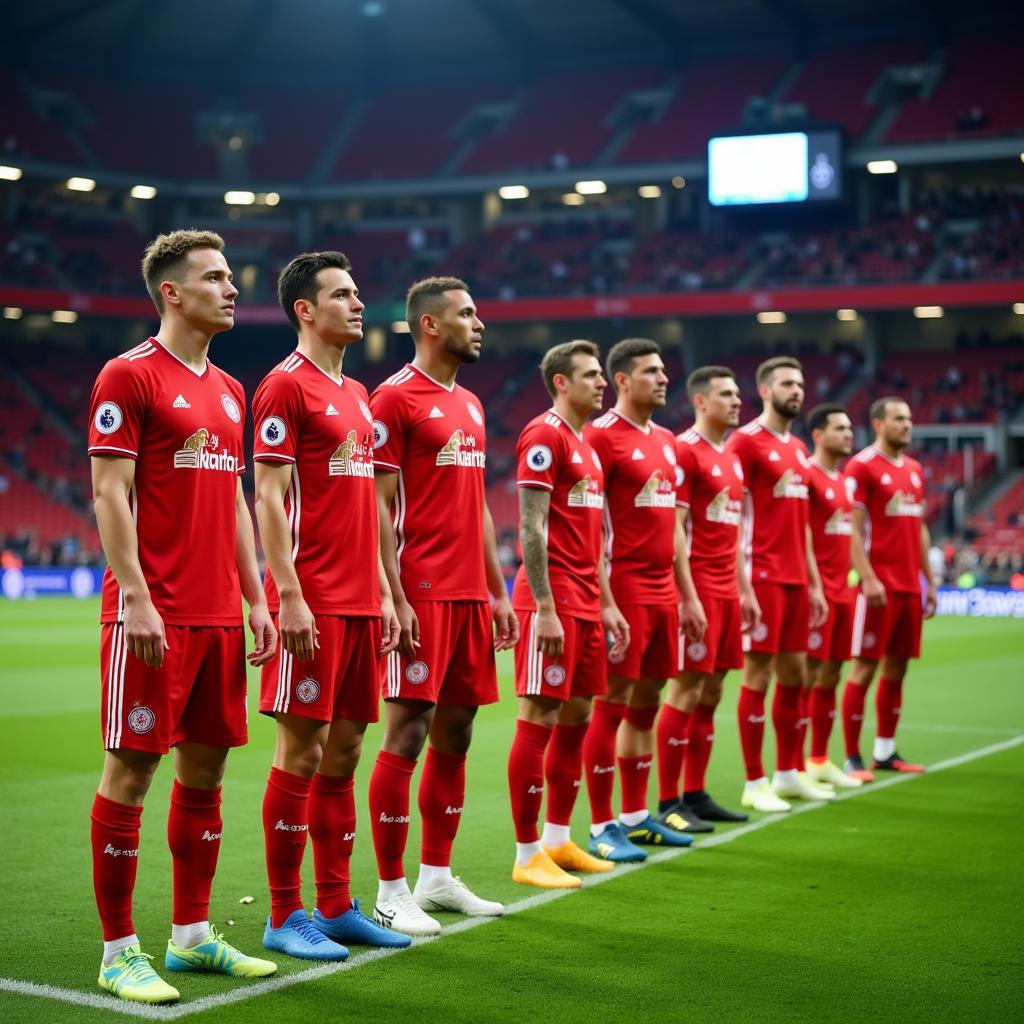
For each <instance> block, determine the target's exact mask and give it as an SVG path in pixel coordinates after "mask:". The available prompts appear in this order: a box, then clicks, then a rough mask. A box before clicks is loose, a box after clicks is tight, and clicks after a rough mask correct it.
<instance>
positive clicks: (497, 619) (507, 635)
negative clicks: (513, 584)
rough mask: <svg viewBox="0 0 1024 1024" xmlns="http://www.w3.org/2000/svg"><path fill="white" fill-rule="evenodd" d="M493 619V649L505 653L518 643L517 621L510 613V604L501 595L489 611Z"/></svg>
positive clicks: (512, 612) (513, 614)
mask: <svg viewBox="0 0 1024 1024" xmlns="http://www.w3.org/2000/svg"><path fill="white" fill-rule="evenodd" d="M491 617H492V618H493V619H494V649H495V650H496V651H507V650H509V649H511V648H512V647H515V645H516V644H517V643H518V642H519V620H518V619H517V618H516V613H515V612H514V611H512V603H511V601H509V599H508V598H507V597H506V596H505V595H504V594H502V596H501V597H499V598H498V600H497V601H495V602H494V607H493V608H492V609H491Z"/></svg>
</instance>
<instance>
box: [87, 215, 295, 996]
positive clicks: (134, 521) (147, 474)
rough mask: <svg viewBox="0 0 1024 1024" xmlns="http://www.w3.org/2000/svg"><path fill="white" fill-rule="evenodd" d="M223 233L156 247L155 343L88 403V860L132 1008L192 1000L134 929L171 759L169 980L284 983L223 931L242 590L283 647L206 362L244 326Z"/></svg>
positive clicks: (109, 977) (107, 971)
mask: <svg viewBox="0 0 1024 1024" xmlns="http://www.w3.org/2000/svg"><path fill="white" fill-rule="evenodd" d="M223 248H224V241H223V239H222V238H221V237H220V236H219V235H216V234H214V233H213V232H211V231H194V230H190V231H175V232H172V233H171V234H168V235H160V236H159V237H158V238H156V239H155V240H154V241H152V242H151V243H150V244H149V246H148V247H147V248H146V253H145V257H144V259H143V261H142V275H143V278H144V279H145V282H146V287H147V289H148V291H149V294H150V296H151V298H152V299H153V302H154V303H155V305H156V308H157V310H158V312H159V314H160V329H159V331H158V332H157V333H156V335H155V336H154V337H152V338H149V339H147V340H146V341H144V342H142V344H140V345H137V346H136V347H135V348H133V349H130V350H129V351H127V352H125V353H123V354H122V355H120V356H118V357H117V358H116V359H111V360H110V361H109V362H108V363H107V364H106V366H104V367H103V369H102V370H101V371H100V374H99V376H98V377H97V379H96V383H95V385H94V387H93V391H92V403H91V416H92V421H91V424H90V428H89V455H90V456H91V463H92V481H93V501H94V505H95V509H96V522H97V524H98V526H99V531H100V538H101V539H102V542H103V550H104V552H105V554H106V556H107V562H108V565H107V570H106V572H105V574H104V578H103V596H102V608H101V612H100V621H101V623H102V626H101V635H100V666H101V672H102V680H103V705H102V712H101V724H102V732H103V748H104V750H105V752H106V753H105V755H104V761H103V774H102V777H101V779H100V785H99V791H98V793H97V794H96V798H95V801H94V802H93V806H92V864H93V886H94V888H95V891H96V904H97V907H98V908H99V916H100V922H101V923H102V926H103V963H102V966H101V967H100V974H99V985H100V987H101V988H104V989H106V990H107V991H109V992H112V993H113V994H114V995H116V996H119V997H120V998H122V999H128V1000H133V1001H137V1002H143V1003H160V1002H169V1001H172V1000H175V999H177V998H178V992H177V990H176V989H174V988H172V987H171V986H170V985H168V984H167V983H166V982H164V981H163V979H162V978H160V977H159V975H157V974H156V972H155V971H154V970H153V968H152V967H151V966H150V963H149V961H150V960H151V959H152V957H150V956H149V955H148V954H146V953H143V952H142V951H141V949H140V945H139V938H138V936H137V935H136V934H135V926H134V924H133V923H132V894H133V890H134V888H135V875H136V868H137V866H138V857H139V826H140V823H141V819H142V805H143V801H144V800H145V796H146V792H147V791H148V789H149V786H150V783H151V782H152V780H153V775H154V773H155V772H156V768H157V765H158V764H159V762H160V758H161V756H162V755H164V754H166V753H167V752H168V750H169V749H170V748H171V747H174V773H175V779H174V784H173V788H172V790H171V809H170V816H169V818H168V821H167V835H168V843H169V846H170V849H171V858H172V861H173V912H172V917H171V920H172V925H171V938H170V941H169V942H168V944H167V953H166V957H165V960H164V965H165V967H166V968H167V969H168V970H172V971H216V972H218V973H221V974H229V975H234V976H239V977H257V976H262V975H267V974H272V973H273V972H274V971H275V970H277V967H276V965H275V964H273V963H271V962H270V961H268V960H257V959H255V958H253V957H248V956H245V955H244V954H242V953H240V952H239V951H238V950H237V949H235V948H234V947H232V946H230V945H229V944H228V943H227V942H226V941H225V940H224V938H223V936H222V935H221V933H220V932H219V931H218V930H217V929H216V928H215V927H213V926H211V924H210V922H209V916H210V915H209V903H210V887H211V884H212V882H213V876H214V872H215V870H216V867H217V855H218V853H219V851H220V841H221V833H222V830H223V829H222V822H221V816H220V799H221V792H220V783H221V778H222V777H223V774H224V767H225V762H226V759H227V753H228V749H229V748H230V747H237V746H241V745H243V744H244V743H245V742H246V702H245V698H246V681H245V658H246V655H245V634H244V630H243V627H242V595H243V594H244V595H245V599H246V601H247V602H248V604H249V625H250V627H251V628H252V631H253V634H254V635H255V638H256V646H255V649H254V650H253V651H252V653H251V654H250V655H249V661H250V662H251V663H252V664H253V665H262V664H264V663H265V662H267V661H268V660H269V659H270V658H271V657H272V656H273V653H274V648H275V645H276V641H277V636H276V634H275V632H274V626H273V624H272V622H271V619H270V614H269V612H268V610H267V601H266V598H265V597H264V594H263V588H262V586H261V584H260V576H259V571H258V569H257V566H256V550H255V542H254V538H253V529H252V519H251V518H250V516H249V509H248V506H247V505H246V503H245V499H244V497H243V496H242V484H241V480H240V477H239V474H240V473H241V472H242V471H243V470H244V469H245V459H244V457H243V453H242V424H243V417H244V411H245V396H244V395H243V393H242V386H241V384H239V383H238V381H236V380H235V379H234V378H232V377H229V376H228V375H227V374H226V373H224V372H223V371H221V370H219V369H218V368H217V367H216V366H214V365H213V363H211V362H210V361H209V359H208V358H207V352H208V350H209V347H210V340H211V338H212V337H213V336H214V335H215V334H219V333H220V332H221V331H227V330H230V329H231V328H232V327H233V326H234V319H235V297H236V296H237V295H238V289H237V288H235V286H234V284H232V280H231V269H230V268H229V267H228V263H227V260H226V259H225V258H224V253H223V251H222V250H223Z"/></svg>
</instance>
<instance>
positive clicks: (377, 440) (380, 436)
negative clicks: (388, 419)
mask: <svg viewBox="0 0 1024 1024" xmlns="http://www.w3.org/2000/svg"><path fill="white" fill-rule="evenodd" d="M390 436H391V434H390V433H389V432H388V428H387V427H386V426H384V424H383V423H381V421H380V420H374V421H373V447H374V448H375V449H376V448H383V447H384V445H386V444H387V443H388V438H389V437H390Z"/></svg>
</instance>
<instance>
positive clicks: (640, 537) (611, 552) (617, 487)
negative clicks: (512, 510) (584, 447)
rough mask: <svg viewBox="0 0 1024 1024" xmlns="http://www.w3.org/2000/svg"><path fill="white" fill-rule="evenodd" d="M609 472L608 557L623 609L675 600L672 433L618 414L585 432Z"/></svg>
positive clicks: (606, 488) (610, 414)
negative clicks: (630, 606) (642, 424)
mask: <svg viewBox="0 0 1024 1024" xmlns="http://www.w3.org/2000/svg"><path fill="white" fill-rule="evenodd" d="M583 436H584V437H585V438H586V439H587V441H588V442H589V443H590V445H591V447H592V448H593V449H594V451H595V452H597V456H598V458H599V459H600V460H601V465H602V466H603V467H604V494H605V510H604V553H605V566H606V568H607V570H608V578H609V580H610V582H611V587H612V593H613V594H614V595H615V600H616V601H617V602H618V603H619V604H648V603H657V602H665V601H669V602H672V601H674V600H675V599H676V584H675V577H674V575H673V573H672V563H673V560H674V558H675V544H674V539H675V515H676V513H675V504H676V483H675V480H676V451H675V447H676V446H675V438H674V437H673V436H672V433H671V431H668V430H666V429H665V428H664V427H659V426H658V425H657V424H656V423H651V424H648V426H647V427H646V428H643V427H640V426H638V425H637V424H635V423H633V422H632V421H631V420H629V419H627V418H626V417H625V416H623V415H622V414H621V413H617V412H615V411H614V410H613V411H611V412H607V413H605V414H604V415H603V416H600V417H598V418H597V419H596V420H595V421H594V422H593V423H592V424H589V425H588V426H587V427H586V428H585V429H584V431H583Z"/></svg>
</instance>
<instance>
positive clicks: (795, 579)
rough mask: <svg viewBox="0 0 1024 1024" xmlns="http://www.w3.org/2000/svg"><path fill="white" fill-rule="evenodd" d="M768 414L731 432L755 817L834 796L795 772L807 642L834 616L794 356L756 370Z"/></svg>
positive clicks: (749, 787)
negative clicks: (812, 520) (750, 603)
mask: <svg viewBox="0 0 1024 1024" xmlns="http://www.w3.org/2000/svg"><path fill="white" fill-rule="evenodd" d="M757 389H758V394H759V395H760V396H761V400H762V402H763V409H762V412H761V415H760V416H759V417H758V418H757V419H755V420H751V422H750V423H748V424H746V426H743V427H740V428H739V429H738V430H736V431H734V432H733V433H732V434H731V435H730V437H729V441H728V443H727V445H726V447H727V448H728V450H729V451H730V452H731V453H732V454H733V455H735V456H736V457H737V458H738V459H739V461H740V466H741V468H742V470H743V485H744V487H745V488H746V491H747V496H746V499H745V501H746V507H745V509H744V522H743V529H744V530H745V537H744V541H745V547H746V553H747V557H748V560H749V563H750V567H749V569H748V575H749V576H750V580H751V583H752V584H753V587H754V594H755V595H756V597H757V603H758V606H759V607H760V609H761V616H762V618H761V622H760V623H758V625H757V626H755V627H754V628H753V629H752V630H751V632H750V633H749V634H748V635H747V636H745V637H744V642H743V645H744V650H745V652H746V653H745V655H744V664H743V686H742V687H741V688H740V699H739V705H738V708H737V714H738V717H739V728H740V745H741V747H742V748H743V760H744V763H745V766H746V772H747V783H746V785H745V787H744V789H743V797H742V800H741V803H742V805H743V806H744V807H750V808H753V809H754V810H756V811H788V810H789V809H790V806H789V804H788V803H786V801H785V799H783V798H784V797H797V798H799V799H802V800H829V799H832V798H833V797H834V796H835V793H834V791H833V790H831V789H826V788H824V787H822V786H819V785H817V784H816V783H812V782H810V780H808V779H807V777H806V776H803V777H801V776H800V774H799V773H798V770H797V769H798V761H799V730H798V723H799V719H800V691H801V689H802V688H803V686H804V684H805V681H806V678H807V634H808V629H809V626H811V627H817V626H819V625H820V624H821V623H822V621H823V620H824V619H825V617H826V616H827V615H828V605H827V604H826V603H825V597H824V594H823V593H822V589H821V578H820V577H819V575H818V567H817V563H816V562H815V560H814V549H813V546H812V543H811V533H810V526H809V525H808V518H807V517H808V508H807V505H808V501H807V480H808V476H809V474H810V470H811V463H810V460H809V459H808V458H807V451H806V449H805V448H804V445H803V442H802V441H801V440H800V439H799V438H797V437H795V436H794V435H793V434H792V433H791V432H790V425H791V423H792V422H793V420H794V419H796V417H797V416H798V415H799V414H800V409H801V407H802V406H803V401H804V376H803V371H802V369H801V366H800V363H799V361H798V360H796V359H794V358H792V357H791V356H776V357H775V358H773V359H767V360H765V362H763V363H762V364H761V365H760V366H759V367H758V368H757ZM773 670H774V672H775V677H776V679H777V680H778V685H777V686H776V688H775V699H774V702H773V704H772V725H773V726H774V728H775V742H776V757H777V761H776V767H777V770H776V772H775V776H774V778H773V779H772V782H771V784H769V782H768V779H767V777H766V776H765V773H764V766H763V764H762V761H761V746H762V743H763V739H764V717H765V709H764V705H765V695H766V693H767V692H768V687H769V685H770V683H771V678H772V671H773Z"/></svg>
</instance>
